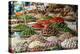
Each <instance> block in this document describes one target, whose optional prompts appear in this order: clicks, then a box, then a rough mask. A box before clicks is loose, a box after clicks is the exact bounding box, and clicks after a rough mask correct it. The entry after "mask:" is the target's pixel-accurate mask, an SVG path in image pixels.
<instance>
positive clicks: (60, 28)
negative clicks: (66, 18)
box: [51, 23, 72, 32]
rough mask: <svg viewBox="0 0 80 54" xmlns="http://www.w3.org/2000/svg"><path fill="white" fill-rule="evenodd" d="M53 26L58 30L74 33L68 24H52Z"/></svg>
mask: <svg viewBox="0 0 80 54" xmlns="http://www.w3.org/2000/svg"><path fill="white" fill-rule="evenodd" d="M51 26H52V27H54V28H57V29H58V30H60V31H64V32H72V30H71V29H70V28H68V27H67V25H66V24H63V23H55V24H51Z"/></svg>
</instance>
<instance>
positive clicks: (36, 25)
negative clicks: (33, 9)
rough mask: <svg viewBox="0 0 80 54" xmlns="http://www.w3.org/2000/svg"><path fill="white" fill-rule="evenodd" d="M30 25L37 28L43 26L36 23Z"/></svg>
mask: <svg viewBox="0 0 80 54" xmlns="http://www.w3.org/2000/svg"><path fill="white" fill-rule="evenodd" d="M32 27H33V28H38V29H39V28H43V27H44V26H42V25H41V24H38V23H36V24H34V25H32Z"/></svg>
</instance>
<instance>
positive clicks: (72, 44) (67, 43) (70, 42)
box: [61, 37, 78, 49]
mask: <svg viewBox="0 0 80 54" xmlns="http://www.w3.org/2000/svg"><path fill="white" fill-rule="evenodd" d="M61 46H62V47H63V48H70V49H74V48H77V47H78V39H77V37H72V38H70V39H65V40H64V41H63V42H62V43H61Z"/></svg>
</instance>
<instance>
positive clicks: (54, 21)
mask: <svg viewBox="0 0 80 54" xmlns="http://www.w3.org/2000/svg"><path fill="white" fill-rule="evenodd" d="M49 21H50V22H51V23H64V19H63V18H61V17H55V18H53V19H50V20H49Z"/></svg>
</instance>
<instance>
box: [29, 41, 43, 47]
mask: <svg viewBox="0 0 80 54" xmlns="http://www.w3.org/2000/svg"><path fill="white" fill-rule="evenodd" d="M36 46H41V47H43V46H44V43H41V42H40V41H33V42H31V43H30V44H29V46H28V47H29V48H35V47H36Z"/></svg>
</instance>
